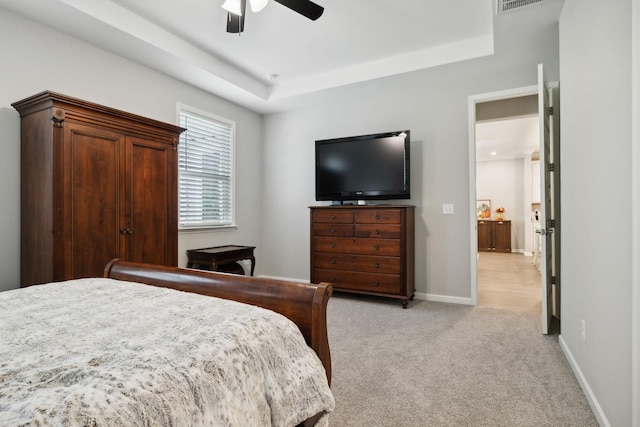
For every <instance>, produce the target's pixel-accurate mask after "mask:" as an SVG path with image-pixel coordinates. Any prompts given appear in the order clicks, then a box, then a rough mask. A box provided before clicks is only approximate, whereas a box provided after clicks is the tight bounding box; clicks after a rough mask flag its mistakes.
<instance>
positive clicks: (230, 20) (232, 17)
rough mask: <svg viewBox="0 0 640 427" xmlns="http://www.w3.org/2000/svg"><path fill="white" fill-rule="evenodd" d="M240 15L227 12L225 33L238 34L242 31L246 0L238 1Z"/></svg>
mask: <svg viewBox="0 0 640 427" xmlns="http://www.w3.org/2000/svg"><path fill="white" fill-rule="evenodd" d="M240 7H241V9H242V16H238V15H236V14H233V13H231V12H227V33H236V34H239V33H241V32H243V31H244V17H245V12H246V9H247V0H241V1H240Z"/></svg>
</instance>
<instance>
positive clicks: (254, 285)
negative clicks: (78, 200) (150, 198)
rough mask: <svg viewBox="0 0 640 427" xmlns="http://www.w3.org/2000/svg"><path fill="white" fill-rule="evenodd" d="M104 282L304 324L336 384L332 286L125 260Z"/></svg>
mask: <svg viewBox="0 0 640 427" xmlns="http://www.w3.org/2000/svg"><path fill="white" fill-rule="evenodd" d="M104 277H108V278H111V279H116V280H126V281H130V282H139V283H145V284H148V285H153V286H160V287H165V288H172V289H177V290H180V291H185V292H193V293H197V294H202V295H208V296H214V297H218V298H224V299H230V300H234V301H239V302H243V303H246V304H252V305H256V306H259V307H263V308H267V309H269V310H272V311H275V312H277V313H280V314H282V315H283V316H286V317H287V318H289V319H290V320H291V321H293V322H294V323H295V324H296V325H298V328H299V329H300V331H301V332H302V335H303V336H304V338H305V340H306V342H307V344H308V345H309V346H310V347H311V348H312V349H313V350H314V351H315V352H316V354H317V355H318V357H319V358H320V360H321V361H322V364H323V365H324V368H325V371H326V373H327V380H328V381H329V384H331V352H330V350H329V340H328V336H327V303H328V301H329V298H330V297H331V294H332V292H333V289H332V287H331V285H330V284H328V283H320V284H308V283H296V282H288V281H284V280H275V279H267V278H261V277H250V276H240V275H234V274H226V273H216V272H211V271H202V270H192V269H185V268H178V267H168V266H162V265H152V264H142V263H134V262H129V261H123V260H119V259H115V260H112V261H111V262H109V264H107V266H106V267H105V270H104Z"/></svg>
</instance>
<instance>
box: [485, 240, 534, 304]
mask: <svg viewBox="0 0 640 427" xmlns="http://www.w3.org/2000/svg"><path fill="white" fill-rule="evenodd" d="M479 254H480V256H479V258H478V305H482V306H487V307H494V308H502V309H507V310H514V311H526V312H538V313H540V312H541V310H542V305H541V288H540V273H539V272H538V270H537V269H536V267H535V266H534V265H533V263H532V260H533V259H532V258H531V257H527V256H524V255H522V254H518V253H510V254H505V253H494V252H479Z"/></svg>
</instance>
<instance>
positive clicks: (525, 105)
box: [475, 93, 541, 313]
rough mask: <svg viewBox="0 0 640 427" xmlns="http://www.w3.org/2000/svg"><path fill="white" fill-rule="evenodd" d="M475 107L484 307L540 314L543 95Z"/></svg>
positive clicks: (480, 278) (481, 301) (480, 291)
mask: <svg viewBox="0 0 640 427" xmlns="http://www.w3.org/2000/svg"><path fill="white" fill-rule="evenodd" d="M475 108H476V112H475V113H476V121H475V153H476V180H475V181H476V189H475V190H476V191H475V193H476V195H477V206H478V210H477V217H478V228H477V233H478V256H477V261H478V263H477V274H478V300H477V301H478V305H483V306H489V307H494V308H501V309H508V310H514V311H521V312H522V311H525V312H537V313H540V312H541V293H540V279H541V278H540V270H539V267H540V257H539V245H538V244H537V243H538V238H539V235H536V234H535V231H536V230H539V229H540V226H539V222H537V219H538V218H539V215H538V212H539V209H540V187H539V182H540V179H539V177H540V169H539V160H538V159H539V152H538V150H539V141H540V137H539V117H538V96H537V93H534V94H529V95H521V96H515V97H511V98H506V99H498V100H488V101H484V102H478V103H476V106H475Z"/></svg>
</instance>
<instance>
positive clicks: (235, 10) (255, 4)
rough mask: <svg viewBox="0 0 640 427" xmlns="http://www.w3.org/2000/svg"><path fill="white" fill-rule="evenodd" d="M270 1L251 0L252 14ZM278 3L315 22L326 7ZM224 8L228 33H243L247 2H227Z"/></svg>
mask: <svg viewBox="0 0 640 427" xmlns="http://www.w3.org/2000/svg"><path fill="white" fill-rule="evenodd" d="M268 1H269V0H249V4H250V5H251V11H252V12H259V11H261V10H262V9H264V7H265V6H266V5H267V2H268ZM274 1H275V2H276V3H280V4H281V5H283V6H285V7H288V8H289V9H291V10H293V11H294V12H297V13H299V14H300V15H302V16H306V17H307V18H309V19H311V20H312V21H315V20H316V19H318V18H320V16H322V12H324V7H322V6H319V5H317V4H315V3H314V2H312V1H310V0H274ZM222 8H223V9H224V10H226V11H227V33H238V34H239V33H242V32H243V31H244V16H245V11H246V8H247V0H225V2H224V4H223V5H222Z"/></svg>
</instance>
